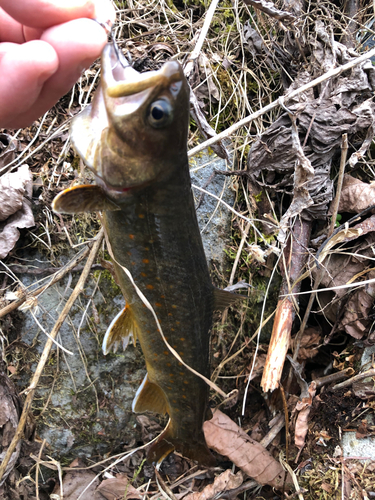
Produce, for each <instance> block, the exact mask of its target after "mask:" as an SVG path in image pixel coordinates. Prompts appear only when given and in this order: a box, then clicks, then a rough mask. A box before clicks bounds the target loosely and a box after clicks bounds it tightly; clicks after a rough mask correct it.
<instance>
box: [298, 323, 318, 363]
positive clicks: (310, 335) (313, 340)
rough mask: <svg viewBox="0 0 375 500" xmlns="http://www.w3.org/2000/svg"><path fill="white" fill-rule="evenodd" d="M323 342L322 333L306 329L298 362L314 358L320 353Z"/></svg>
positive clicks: (316, 329)
mask: <svg viewBox="0 0 375 500" xmlns="http://www.w3.org/2000/svg"><path fill="white" fill-rule="evenodd" d="M321 342H322V332H321V330H320V329H318V328H313V327H311V328H306V330H305V331H304V332H303V337H302V339H301V342H300V348H299V351H298V361H299V362H301V361H302V360H304V359H309V358H313V357H314V356H316V355H317V354H318V352H319V345H320V344H321Z"/></svg>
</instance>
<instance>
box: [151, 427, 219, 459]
mask: <svg viewBox="0 0 375 500" xmlns="http://www.w3.org/2000/svg"><path fill="white" fill-rule="evenodd" d="M197 438H198V439H194V440H190V442H187V441H183V440H181V439H176V438H175V436H174V435H173V426H172V425H171V421H169V424H168V426H167V428H166V429H165V431H164V432H163V433H162V434H160V436H159V438H158V440H157V441H155V443H153V444H152V445H151V447H150V449H149V450H148V453H147V460H148V462H150V463H152V464H155V465H159V464H161V463H162V461H163V460H164V459H165V458H167V456H168V455H169V454H170V453H172V451H178V452H179V453H181V455H183V456H184V457H186V458H190V459H191V460H194V461H195V462H198V463H199V464H200V465H204V466H207V467H213V466H215V465H216V460H215V457H214V456H213V455H212V454H211V452H210V450H209V449H208V447H207V444H206V442H205V439H204V435H203V432H202V433H201V435H200V436H198V437H197Z"/></svg>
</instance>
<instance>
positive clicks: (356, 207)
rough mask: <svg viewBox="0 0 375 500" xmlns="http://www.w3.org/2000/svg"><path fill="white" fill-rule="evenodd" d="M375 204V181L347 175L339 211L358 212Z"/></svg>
mask: <svg viewBox="0 0 375 500" xmlns="http://www.w3.org/2000/svg"><path fill="white" fill-rule="evenodd" d="M371 205H375V183H373V182H372V183H370V184H368V183H367V182H362V181H360V180H359V179H356V178H355V177H352V176H351V175H347V174H346V175H345V176H344V181H343V185H342V190H341V196H340V203H339V209H338V210H339V212H349V213H353V214H358V213H360V212H362V211H363V210H366V208H368V207H370V206H371Z"/></svg>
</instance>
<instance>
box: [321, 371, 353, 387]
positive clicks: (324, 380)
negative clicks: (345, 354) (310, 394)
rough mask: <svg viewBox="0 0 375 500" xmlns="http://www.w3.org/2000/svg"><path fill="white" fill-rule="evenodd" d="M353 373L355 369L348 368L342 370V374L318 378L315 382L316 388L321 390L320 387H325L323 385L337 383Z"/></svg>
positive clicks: (331, 374)
mask: <svg viewBox="0 0 375 500" xmlns="http://www.w3.org/2000/svg"><path fill="white" fill-rule="evenodd" d="M353 371H354V370H353V368H351V367H349V368H346V369H345V370H341V371H340V372H335V373H330V374H329V375H326V376H325V377H319V378H316V379H315V380H314V382H315V384H316V388H317V389H320V387H323V385H327V384H332V382H337V381H339V380H342V379H343V378H346V377H350V375H352V373H353Z"/></svg>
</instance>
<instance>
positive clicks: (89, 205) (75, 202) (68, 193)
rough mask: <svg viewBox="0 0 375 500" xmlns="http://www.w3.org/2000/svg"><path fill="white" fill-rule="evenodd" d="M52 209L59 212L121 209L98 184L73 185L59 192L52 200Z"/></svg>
mask: <svg viewBox="0 0 375 500" xmlns="http://www.w3.org/2000/svg"><path fill="white" fill-rule="evenodd" d="M52 210H53V211H54V212H56V213H58V214H78V213H81V212H100V211H102V210H103V211H106V210H120V208H119V207H118V206H117V205H116V203H114V202H113V201H112V200H110V199H109V198H108V196H107V194H106V192H105V191H104V189H103V188H101V187H100V186H97V185H96V184H83V185H81V186H73V187H70V188H68V189H65V191H62V192H61V193H59V194H58V195H57V196H56V198H55V199H54V200H53V202H52Z"/></svg>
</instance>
